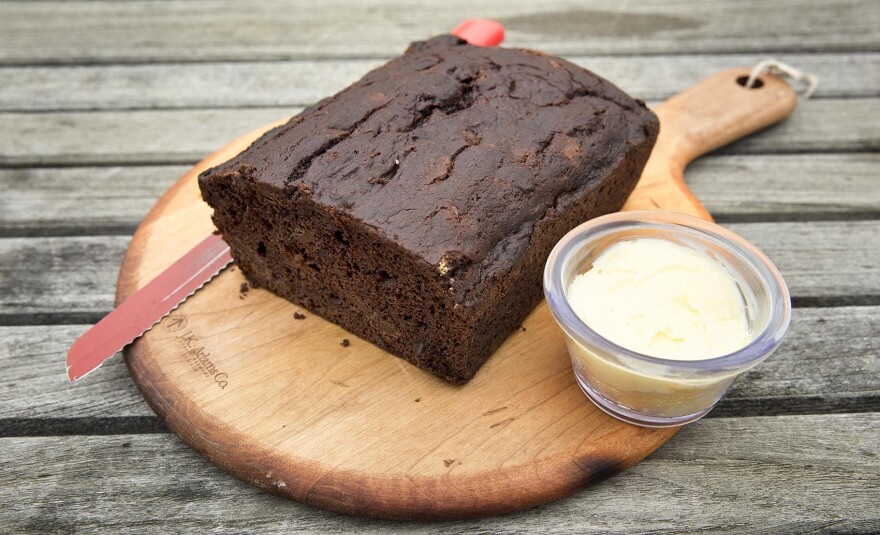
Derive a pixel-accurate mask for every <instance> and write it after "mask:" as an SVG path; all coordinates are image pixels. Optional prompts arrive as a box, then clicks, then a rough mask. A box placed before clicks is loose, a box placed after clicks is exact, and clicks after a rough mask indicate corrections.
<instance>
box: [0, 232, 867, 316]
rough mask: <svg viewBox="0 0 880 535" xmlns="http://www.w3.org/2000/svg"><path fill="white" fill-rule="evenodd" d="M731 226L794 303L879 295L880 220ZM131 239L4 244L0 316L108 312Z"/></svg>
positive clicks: (11, 241)
mask: <svg viewBox="0 0 880 535" xmlns="http://www.w3.org/2000/svg"><path fill="white" fill-rule="evenodd" d="M728 227H729V228H731V229H732V230H733V231H734V232H737V233H739V234H741V235H742V236H744V237H745V238H746V239H748V240H749V241H751V242H752V243H754V244H755V245H756V246H758V247H759V248H760V249H762V250H763V251H764V252H765V253H766V254H767V255H768V256H769V257H770V258H771V260H773V261H774V262H775V263H776V265H777V266H778V267H779V269H780V270H781V271H782V273H783V276H784V277H785V279H786V281H787V283H788V285H789V288H790V289H791V293H792V296H793V297H794V298H795V299H801V300H804V299H809V300H819V301H820V302H821V303H828V302H831V303H834V302H837V301H838V300H840V299H850V298H856V299H863V298H868V299H869V300H871V299H873V300H876V299H877V296H880V221H877V220H874V221H853V222H839V221H833V222H821V221H819V222H787V223H736V224H730V225H728ZM128 241H129V238H128V237H127V236H99V237H70V238H55V237H52V238H6V239H0V319H2V321H5V322H6V324H9V322H15V324H27V323H26V321H27V317H28V316H29V315H35V316H45V315H48V316H51V317H56V318H60V319H61V320H63V318H64V316H65V315H66V316H69V317H74V318H76V317H82V316H83V315H92V316H94V315H96V314H102V313H105V312H107V311H109V310H110V308H111V307H112V304H113V292H114V286H115V279H116V274H117V272H118V270H119V263H120V261H121V260H122V255H123V253H124V252H125V248H126V246H127V244H128ZM856 302H860V301H856ZM838 304H840V303H838ZM871 304H874V303H873V301H872V302H871ZM17 318H23V319H17ZM19 322H25V323H19ZM62 322H63V321H62ZM67 323H71V322H70V321H67Z"/></svg>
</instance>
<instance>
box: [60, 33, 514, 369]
mask: <svg viewBox="0 0 880 535" xmlns="http://www.w3.org/2000/svg"><path fill="white" fill-rule="evenodd" d="M450 33H452V35H455V36H456V37H459V38H461V39H464V40H465V41H467V42H468V43H470V44H472V45H477V46H496V45H498V44H499V43H501V41H502V40H503V39H504V27H503V26H501V24H499V23H497V22H495V21H491V20H483V19H471V20H466V21H464V22H462V23H461V24H459V25H458V26H457V27H456V28H455V29H454V30H452V32H450ZM231 262H232V256H231V255H230V253H229V246H228V245H227V244H226V242H224V241H223V239H222V238H221V237H220V236H219V235H217V234H215V235H211V236H208V237H207V238H205V239H204V240H202V242H201V243H199V244H198V245H196V246H195V247H194V248H193V249H192V250H190V251H189V252H188V253H186V254H185V255H183V257H181V258H180V259H179V260H177V261H176V262H174V264H172V265H171V266H170V267H169V268H168V269H166V270H165V271H163V272H162V273H161V274H159V276H157V277H156V278H155V279H153V280H151V281H150V282H149V283H148V284H147V285H146V286H144V287H143V288H141V289H140V290H138V291H137V292H135V293H134V294H133V295H132V296H131V297H129V298H128V299H126V300H125V301H124V302H123V303H122V304H121V305H119V306H118V307H116V308H115V309H114V310H113V311H112V312H110V313H109V314H107V315H106V316H105V317H104V318H103V319H101V321H99V322H98V323H97V324H95V325H94V326H93V327H92V328H91V329H89V330H88V331H86V332H85V334H83V335H82V336H81V337H80V338H79V339H78V340H77V341H76V342H74V344H73V345H72V346H71V347H70V350H69V351H68V352H67V378H68V379H70V381H71V382H73V381H76V380H77V379H80V378H82V377H84V376H86V375H87V374H88V373H90V372H92V371H94V370H96V369H97V368H98V367H99V366H101V364H103V363H104V361H105V360H107V359H109V358H110V357H112V356H113V355H114V354H116V352H118V351H120V350H121V349H122V348H124V347H125V346H127V345H128V344H130V343H132V342H134V341H135V340H137V339H138V338H139V337H140V336H141V335H143V334H144V333H145V332H147V331H149V330H150V329H151V328H152V327H153V326H154V325H155V324H157V323H159V321H161V320H162V318H164V317H165V316H167V315H168V314H169V313H171V311H173V310H174V309H175V308H177V307H178V306H179V305H180V304H181V303H183V302H184V301H185V300H186V299H187V297H189V296H191V295H193V294H194V293H195V292H196V291H198V289H199V288H201V287H202V286H204V285H205V284H207V283H208V281H210V280H211V279H212V278H214V277H215V276H217V275H218V274H219V273H220V271H222V270H223V268H225V267H226V266H228V265H229V264H230V263H231Z"/></svg>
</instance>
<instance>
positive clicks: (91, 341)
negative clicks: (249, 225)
mask: <svg viewBox="0 0 880 535" xmlns="http://www.w3.org/2000/svg"><path fill="white" fill-rule="evenodd" d="M231 262H232V255H231V254H230V253H229V246H228V245H227V244H226V242H225V241H223V239H222V238H221V237H220V236H219V235H217V234H212V235H211V236H208V237H207V238H205V239H204V240H202V242H201V243H199V244H198V245H196V246H195V247H193V248H192V249H190V251H189V252H188V253H186V254H185V255H183V256H182V257H181V258H180V259H178V260H177V261H175V262H174V263H173V264H171V266H169V267H168V268H167V269H166V270H165V271H163V272H162V273H160V274H159V276H157V277H156V278H155V279H153V280H151V281H150V282H149V283H147V285H146V286H144V287H143V288H141V289H140V290H138V291H137V292H135V293H134V294H132V295H131V297H129V298H128V299H126V300H125V301H123V303H122V304H121V305H119V306H118V307H116V308H115V309H114V310H113V311H112V312H110V313H109V314H107V315H106V316H104V318H103V319H101V321H99V322H98V323H96V324H95V325H94V326H93V327H92V328H91V329H89V330H88V331H86V332H85V334H83V335H82V336H81V337H79V339H78V340H77V341H76V342H74V344H73V345H72V346H71V347H70V350H69V351H68V352H67V378H68V379H69V380H70V382H73V381H76V380H77V379H81V378H82V377H85V376H86V374H88V373H90V372H92V371H94V370H95V369H97V368H98V367H99V366H101V364H103V363H104V361H105V360H107V359H109V358H110V357H112V356H113V355H114V354H116V352H118V351H120V350H121V349H122V348H123V347H125V346H127V345H128V344H130V343H131V342H133V341H134V340H136V339H138V338H139V337H140V336H141V335H143V334H144V333H145V332H147V331H149V330H150V329H151V328H152V327H153V326H154V325H156V324H157V323H159V322H160V321H162V318H164V317H165V316H167V315H168V314H169V313H171V311H173V310H174V309H175V308H177V307H178V306H179V305H180V304H181V303H183V302H184V301H185V300H186V299H187V298H188V297H189V296H191V295H193V294H194V293H195V292H196V291H197V290H198V289H199V288H201V287H202V286H204V285H205V284H206V283H207V282H208V281H210V280H211V279H213V278H214V277H216V276H217V275H218V274H219V273H220V272H221V271H222V270H223V268H225V267H226V266H228V265H229V264H230V263H231Z"/></svg>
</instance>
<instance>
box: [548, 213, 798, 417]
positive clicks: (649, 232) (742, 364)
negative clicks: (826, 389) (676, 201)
mask: <svg viewBox="0 0 880 535" xmlns="http://www.w3.org/2000/svg"><path fill="white" fill-rule="evenodd" d="M637 238H654V239H662V240H668V241H671V242H673V243H676V244H678V245H683V246H685V247H689V248H692V249H694V250H696V251H699V252H702V253H703V254H706V255H708V256H709V257H710V258H712V259H713V260H715V261H717V262H718V263H720V264H721V266H722V267H723V268H724V269H725V270H726V271H727V272H728V273H729V274H730V275H731V276H732V277H733V279H734V281H735V283H736V285H737V287H738V289H739V291H740V293H741V295H742V300H743V304H744V309H745V315H746V319H747V322H748V326H749V330H750V334H751V337H752V340H751V342H749V343H748V344H747V345H746V346H744V347H742V348H740V349H738V350H736V351H734V352H732V353H729V354H726V355H722V356H715V357H712V358H706V359H702V360H672V359H665V358H658V357H652V356H649V355H645V354H642V353H638V352H636V351H632V350H629V349H627V348H625V347H622V346H620V345H617V344H615V343H613V342H611V341H610V340H608V339H606V338H604V337H603V336H601V335H600V334H598V333H597V332H596V331H594V330H593V329H591V328H590V326H589V325H587V324H585V323H584V322H583V321H582V320H581V319H580V318H579V317H578V315H577V314H576V313H575V312H574V310H573V308H572V306H571V304H570V303H569V301H568V298H567V295H566V294H567V292H568V288H569V285H570V284H571V281H572V280H573V279H574V277H575V276H577V275H579V274H581V273H584V272H585V271H587V269H588V268H589V267H590V266H591V265H592V262H593V260H594V259H595V258H597V257H598V256H599V255H601V254H602V253H603V252H604V251H605V250H606V249H608V248H609V247H611V246H612V245H614V244H616V243H618V242H621V241H624V240H632V239H637ZM544 294H545V296H546V297H547V302H548V304H549V306H550V311H551V312H552V313H553V316H554V318H555V319H556V322H557V323H558V324H559V326H560V327H562V330H563V331H564V332H565V335H566V338H567V344H568V351H569V354H570V356H571V362H572V367H573V369H574V375H575V378H576V380H577V383H578V385H580V387H581V389H582V390H583V391H584V393H585V394H586V395H587V397H589V398H590V399H591V400H592V401H593V402H594V403H595V404H596V405H597V406H598V407H599V408H600V409H602V410H604V411H605V412H607V413H608V414H610V415H612V416H614V417H616V418H619V419H621V420H623V421H626V422H629V423H632V424H636V425H641V426H646V427H671V426H677V425H682V424H686V423H690V422H693V421H695V420H697V419H699V418H701V417H703V416H704V415H706V414H707V413H708V412H709V411H710V410H712V407H714V406H715V404H716V403H718V401H719V400H720V399H721V398H722V396H724V393H725V392H727V389H728V388H729V387H730V384H731V383H732V382H733V380H734V379H735V378H736V377H737V376H738V375H740V374H741V373H743V372H745V371H747V370H749V369H750V368H752V367H753V366H755V365H757V364H758V363H760V362H761V361H763V360H764V359H766V358H767V357H769V356H770V354H772V353H773V351H775V350H776V348H777V347H778V346H779V344H780V342H782V339H783V337H784V336H785V333H786V331H787V329H788V325H789V322H790V320H791V298H790V296H789V293H788V288H787V287H786V285H785V281H784V280H782V276H781V275H780V274H779V271H778V270H777V269H776V267H775V266H774V265H773V264H772V263H771V262H770V260H768V259H767V257H766V256H764V254H763V253H761V252H760V251H759V250H758V249H757V248H756V247H755V246H753V245H751V244H750V243H748V242H747V241H746V240H744V239H743V238H741V237H740V236H738V235H736V234H734V233H733V232H731V231H729V230H727V229H725V228H723V227H721V226H719V225H716V224H714V223H711V222H708V221H705V220H702V219H697V218H695V217H690V216H686V215H683V214H678V213H674V212H665V211H659V210H658V211H631V212H619V213H615V214H610V215H606V216H603V217H598V218H596V219H593V220H591V221H588V222H587V223H584V224H582V225H580V226H579V227H577V228H575V229H574V230H572V231H571V232H569V233H568V234H566V235H565V236H564V237H563V238H562V239H561V240H560V241H559V243H557V244H556V246H555V247H554V248H553V251H552V252H551V253H550V256H549V258H548V259H547V264H546V266H545V269H544Z"/></svg>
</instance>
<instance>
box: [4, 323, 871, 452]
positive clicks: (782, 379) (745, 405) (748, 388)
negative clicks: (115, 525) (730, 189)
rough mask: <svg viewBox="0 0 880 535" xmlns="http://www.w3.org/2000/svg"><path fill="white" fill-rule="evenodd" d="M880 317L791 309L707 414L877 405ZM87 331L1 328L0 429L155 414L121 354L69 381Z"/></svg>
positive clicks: (40, 429)
mask: <svg viewBox="0 0 880 535" xmlns="http://www.w3.org/2000/svg"><path fill="white" fill-rule="evenodd" d="M878 321H880V307H876V306H874V307H871V306H867V307H835V308H802V309H795V311H794V314H793V318H792V324H791V329H790V331H789V334H788V337H787V338H786V340H785V342H783V344H782V346H781V347H780V348H779V350H778V351H777V352H776V353H775V354H774V355H773V356H772V357H771V358H769V359H768V360H766V361H764V362H763V363H762V364H761V365H760V366H758V367H757V368H755V369H753V370H751V371H750V372H748V373H747V374H746V375H745V376H743V377H741V378H739V379H738V380H737V381H736V382H735V383H734V385H733V386H732V387H731V390H730V391H729V392H728V395H727V397H726V398H725V399H724V400H723V401H722V402H721V404H720V405H719V406H718V407H716V409H715V411H714V412H713V413H712V417H718V416H724V415H728V416H731V415H736V416H748V415H767V414H797V413H821V412H863V411H866V410H880V337H878V336H877V333H876V331H877V323H878ZM87 328H88V326H87V325H34V326H21V327H0V435H2V434H3V432H4V431H5V433H6V434H10V433H12V434H22V433H26V434H32V433H41V434H47V433H53V432H58V429H59V428H62V429H68V428H69V427H70V426H69V425H67V424H64V423H63V422H59V421H60V420H76V421H77V422H78V425H80V426H88V425H90V424H91V423H93V421H94V420H95V419H99V420H100V421H101V422H104V420H110V419H112V420H120V419H126V418H132V417H152V416H153V413H152V411H151V410H150V409H149V407H147V405H146V403H145V402H144V401H143V400H142V399H141V397H140V394H139V393H138V391H137V388H136V387H135V386H134V384H133V383H132V381H131V378H130V376H129V375H128V371H127V370H126V368H125V366H124V364H123V362H122V358H121V357H120V356H119V355H117V356H116V357H115V358H113V360H111V361H110V362H108V363H106V364H104V366H103V367H102V368H101V369H100V370H99V371H97V372H95V373H94V374H92V375H89V376H88V377H87V378H86V379H84V380H82V381H79V382H77V383H74V384H72V385H71V384H68V382H67V378H66V375H65V369H64V362H65V355H66V353H67V349H68V348H69V347H70V345H71V344H72V343H73V341H74V340H75V339H76V338H77V337H78V336H79V335H80V334H82V333H83V332H84V331H85V330H86V329H87ZM22 420H28V421H27V422H26V423H22ZM105 423H107V422H105ZM142 423H143V422H135V424H142ZM110 424H113V425H122V424H120V423H119V422H118V421H117V422H115V423H114V422H110V423H107V425H108V426H109V425H110ZM81 432H82V431H81Z"/></svg>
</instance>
